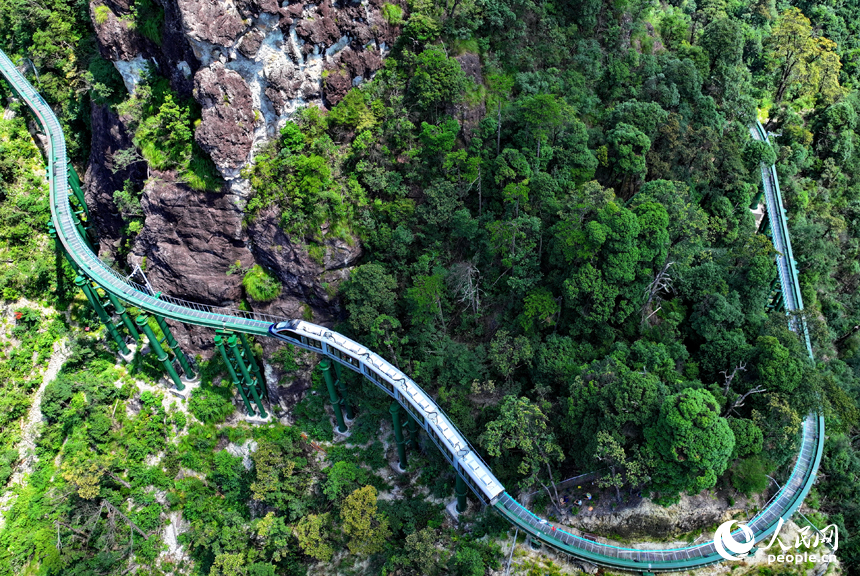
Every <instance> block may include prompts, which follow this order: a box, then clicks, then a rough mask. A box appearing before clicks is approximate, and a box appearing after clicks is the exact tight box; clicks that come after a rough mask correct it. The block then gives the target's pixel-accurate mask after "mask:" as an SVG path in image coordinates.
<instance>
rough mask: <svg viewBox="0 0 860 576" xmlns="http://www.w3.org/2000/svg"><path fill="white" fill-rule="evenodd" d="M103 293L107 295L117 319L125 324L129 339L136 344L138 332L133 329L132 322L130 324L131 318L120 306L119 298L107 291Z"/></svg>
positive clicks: (123, 307) (138, 337)
mask: <svg viewBox="0 0 860 576" xmlns="http://www.w3.org/2000/svg"><path fill="white" fill-rule="evenodd" d="M105 293H107V296H108V300H110V303H111V304H112V305H113V309H114V310H116V313H117V314H119V317H120V318H121V319H122V323H123V324H125V328H126V330H128V333H129V334H131V337H132V338H134V341H135V342H138V341H139V340H140V332H138V331H137V328H136V327H135V325H134V322H132V320H131V317H130V316H129V315H128V312H127V311H126V309H125V306H123V305H122V303H121V302H120V301H119V298H117V297H116V296H114V295H113V294H111V293H110V292H108V291H107V290H105Z"/></svg>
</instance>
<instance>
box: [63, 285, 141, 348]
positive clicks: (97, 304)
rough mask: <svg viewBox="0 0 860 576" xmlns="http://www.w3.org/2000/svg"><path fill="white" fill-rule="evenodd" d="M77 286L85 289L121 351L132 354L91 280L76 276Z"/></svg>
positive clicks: (100, 318)
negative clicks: (100, 300) (91, 284)
mask: <svg viewBox="0 0 860 576" xmlns="http://www.w3.org/2000/svg"><path fill="white" fill-rule="evenodd" d="M75 286H77V287H78V288H80V289H81V290H83V292H84V295H85V296H86V297H87V300H88V301H89V303H90V306H92V307H93V309H94V310H95V311H96V314H98V317H99V320H101V322H102V324H104V325H105V327H106V328H107V330H108V333H109V334H110V335H111V337H112V338H113V339H114V342H116V343H117V345H118V346H119V350H120V352H122V353H123V354H130V353H131V352H130V350H129V349H128V346H126V345H125V340H123V339H122V336H120V334H119V332H118V331H117V329H116V326H114V324H113V322H111V319H110V317H109V316H108V314H107V312H105V309H104V307H103V306H102V303H101V302H99V297H98V294H96V292H95V290H93V287H92V286H90V283H89V281H88V280H87V279H86V278H84V277H83V276H77V277H76V278H75Z"/></svg>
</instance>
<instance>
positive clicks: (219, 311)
mask: <svg viewBox="0 0 860 576" xmlns="http://www.w3.org/2000/svg"><path fill="white" fill-rule="evenodd" d="M0 72H2V74H3V76H4V77H5V78H6V80H7V81H8V82H9V84H10V85H11V86H12V88H13V89H14V91H15V92H16V93H17V94H18V96H19V97H20V98H22V99H23V100H24V101H25V102H26V103H27V105H28V106H29V107H30V109H31V110H32V111H33V114H34V115H35V116H36V118H37V120H38V122H39V124H40V125H41V126H42V128H43V130H44V131H45V134H46V135H47V136H48V141H49V151H48V154H49V158H48V178H49V180H50V201H51V219H52V222H53V225H54V227H55V228H56V231H57V236H58V238H59V240H60V242H61V243H62V246H63V248H64V250H65V251H66V253H67V255H68V256H69V258H70V260H71V261H72V262H73V263H74V265H75V266H76V267H78V268H79V270H80V272H81V273H82V274H85V275H86V276H88V277H89V278H90V279H92V280H93V281H95V282H96V283H97V284H99V285H100V286H101V287H102V288H104V289H105V290H106V291H108V292H110V293H112V294H113V295H115V296H117V297H118V298H120V299H121V300H123V301H125V302H127V303H129V304H131V305H133V306H136V307H138V308H140V309H141V310H144V311H147V312H151V313H154V314H158V315H160V316H164V317H167V318H171V319H173V320H177V321H179V322H184V323H188V324H194V325H198V326H206V327H210V328H221V329H226V330H234V331H237V332H244V333H247V334H254V335H258V336H277V337H279V338H282V339H285V340H288V341H292V343H293V344H295V345H296V346H299V347H301V348H304V349H306V350H309V351H311V352H315V353H318V354H323V355H325V356H327V357H329V358H331V359H333V360H335V361H337V362H339V363H340V364H342V365H344V366H347V367H349V368H350V369H352V370H355V371H356V372H359V373H361V374H363V375H364V376H366V377H368V378H369V379H370V380H371V381H372V382H374V384H376V385H377V386H379V387H380V388H382V389H383V390H384V391H385V392H386V393H388V394H390V395H392V396H393V397H394V398H395V399H396V400H397V401H398V402H399V403H400V404H401V405H402V406H403V407H404V408H406V409H407V410H409V412H410V413H411V414H412V415H413V416H415V417H416V419H418V420H419V421H420V422H421V425H422V427H423V428H424V430H425V431H427V433H428V435H429V436H430V437H431V439H432V440H433V441H434V443H435V444H436V445H437V447H439V449H440V450H441V451H442V453H443V454H444V455H445V457H446V458H447V459H448V460H449V462H451V463H452V464H453V465H454V466H455V467H456V468H457V471H458V474H461V475H463V474H466V476H467V478H466V479H467V483H468V485H469V486H470V487H471V488H472V490H473V491H474V492H475V494H476V495H477V496H478V497H479V498H480V499H481V500H482V501H484V502H486V503H488V504H489V505H491V506H494V507H495V509H496V510H497V511H498V512H499V513H501V514H502V515H503V516H504V517H505V518H507V519H508V520H509V521H510V522H511V523H512V524H514V525H516V526H518V527H519V528H521V529H522V530H524V531H525V532H527V533H528V534H530V535H531V536H532V537H533V538H535V539H537V540H540V541H541V542H544V543H546V544H547V545H549V546H551V547H553V548H556V549H558V550H560V551H562V552H565V553H567V554H571V555H573V556H576V557H578V558H581V559H583V560H586V561H588V562H592V563H594V564H598V565H601V566H606V567H609V568H614V569H621V570H630V571H634V572H670V571H685V570H690V569H694V568H699V567H702V566H707V565H710V564H716V563H718V562H721V561H722V559H721V557H720V556H719V555H718V554H717V553H716V550H715V549H714V545H713V543H705V544H699V545H696V546H688V547H683V548H675V549H669V550H645V549H636V548H624V547H619V546H614V545H612V544H609V543H606V542H599V541H597V540H595V539H592V538H587V537H585V536H582V535H578V534H574V533H572V532H570V531H566V530H564V529H562V528H561V527H559V526H555V528H553V524H551V523H549V522H547V521H546V520H544V519H542V518H540V517H538V516H535V515H534V514H532V513H531V512H530V511H529V510H527V509H526V508H525V507H524V506H523V505H522V504H520V503H519V502H517V501H516V500H515V499H514V498H513V497H512V496H511V495H509V494H508V493H507V492H506V491H505V490H504V487H503V486H502V485H501V483H499V482H498V480H497V479H496V477H495V476H494V475H493V473H492V470H490V468H489V467H488V466H487V465H486V464H485V463H484V462H483V460H481V459H480V456H479V455H478V453H477V452H476V451H475V450H474V449H473V447H472V446H471V445H470V444H469V442H468V441H467V440H466V438H465V437H463V436H462V434H460V432H459V431H458V430H457V427H456V426H455V425H454V423H453V422H452V421H451V420H450V419H449V418H448V416H447V415H446V414H445V412H444V411H443V410H442V409H441V408H440V407H439V406H438V405H436V403H435V402H434V401H433V400H432V398H431V397H430V396H429V395H428V394H426V393H425V392H424V391H423V390H421V388H420V387H419V386H418V385H417V384H415V382H414V381H412V379H411V378H409V377H408V376H406V375H405V374H403V373H402V372H401V371H400V370H398V369H397V368H396V367H394V366H393V365H391V364H390V363H388V362H387V361H385V360H384V359H382V357H380V356H379V355H377V354H375V353H373V352H371V351H369V350H367V349H366V348H364V347H363V346H361V345H360V344H358V343H356V342H354V341H352V340H350V339H349V338H346V337H345V336H343V335H341V334H339V333H337V332H334V331H331V330H329V329H328V328H325V327H323V326H318V325H315V324H311V323H308V322H301V321H298V320H288V319H286V318H279V317H274V316H268V315H265V314H256V313H252V312H243V311H240V310H234V309H231V308H225V307H216V306H208V305H203V304H197V303H194V302H189V301H186V300H180V299H177V298H172V297H170V296H165V295H162V294H160V293H156V294H153V293H152V291H150V290H149V289H148V288H147V287H145V286H142V285H140V284H137V283H135V282H132V281H130V280H128V279H127V278H125V277H124V276H123V275H122V274H120V273H119V272H117V271H115V270H113V269H111V268H110V267H109V266H108V265H106V264H105V263H104V262H102V261H101V260H99V258H98V256H97V255H96V254H95V253H94V252H93V251H92V250H91V249H90V248H89V246H88V245H87V242H86V240H85V239H84V238H83V237H82V235H81V234H82V232H81V230H80V229H79V227H78V226H77V225H76V223H75V215H74V213H73V210H72V207H71V205H70V202H69V200H70V197H69V196H70V189H69V184H68V178H69V173H68V159H67V157H66V144H65V139H64V136H63V131H62V129H61V127H60V124H59V121H58V120H57V117H56V116H55V115H54V112H53V111H52V110H51V108H50V106H48V104H47V103H46V102H45V101H44V100H43V99H42V97H41V96H40V95H39V94H38V93H37V92H36V91H35V90H34V89H33V87H32V86H31V85H30V83H29V82H28V81H27V80H26V79H25V78H24V76H23V75H22V74H21V73H20V72H19V71H18V70H17V68H16V67H15V66H14V64H13V63H12V61H11V60H10V59H9V58H8V57H7V56H6V54H4V53H3V52H2V51H0ZM757 132H758V136H757ZM753 136H754V137H757V138H758V139H765V140H766V135H765V134H764V130H763V129H761V126H760V125H759V126H757V127H756V128H754V129H753ZM762 175H763V176H764V180H765V194H766V195H767V202H768V211H769V213H770V215H771V217H772V218H773V217H774V216H777V219H778V220H779V226H780V228H781V232H780V233H779V234H780V239H779V240H777V239H776V237H777V234H776V232H775V233H774V238H775V239H774V245H775V246H776V247H777V251H779V252H780V256H778V258H777V264H778V268H779V274H780V283H781V285H782V289H783V290H784V291H785V292H786V296H787V295H788V292H789V291H791V292H792V296H791V299H790V300H789V299H788V298H786V309H787V310H789V311H795V310H802V307H803V304H802V301H801V298H800V290H799V287H798V284H797V271H796V269H795V268H794V265H793V260H792V259H791V245H790V241H789V238H788V227H787V224H786V222H785V215H784V213H783V211H782V202H781V199H780V196H779V184H778V181H777V178H776V171H775V169H774V168H773V167H772V166H771V167H767V166H762ZM776 224H777V223H776V222H774V226H773V227H774V229H776V227H777V226H776ZM777 242H778V243H779V244H777ZM780 258H781V259H782V260H780ZM795 324H796V323H795ZM300 325H301V326H302V327H303V328H302V330H305V331H306V332H307V333H308V334H315V336H314V337H313V338H312V340H313V341H310V340H306V341H302V340H301V339H300V335H299V337H298V339H297V338H294V337H293V336H289V337H287V338H284V337H283V334H276V333H277V332H278V331H279V330H280V331H281V332H283V330H284V329H286V328H289V327H295V326H300ZM793 328H794V329H797V327H796V326H793ZM804 330H805V329H804ZM296 334H299V333H298V332H296ZM807 347H808V349H809V350H810V355H811V348H810V347H809V341H808V338H807ZM386 383H388V384H390V385H391V386H392V387H391V388H390V389H389V388H388V386H386ZM395 385H396V386H398V387H399V388H397V391H396V392H395V388H394V386H395ZM401 392H402V393H401ZM823 443H824V420H823V418H821V417H820V416H810V417H808V418H807V419H806V420H805V421H804V425H803V439H802V441H801V449H800V453H799V455H798V458H797V461H796V463H795V465H794V469H793V471H792V473H791V476H790V478H789V480H788V482H786V484H785V486H783V487H782V489H781V490H780V491H779V492H778V493H777V494H776V496H774V497H773V498H772V499H771V500H770V502H769V503H768V505H767V506H766V507H765V508H764V510H763V511H762V512H761V513H759V514H758V515H756V516H755V517H754V518H753V519H752V520H751V521H750V522H749V525H750V527H751V528H752V529H753V532H754V534H755V537H756V541H757V542H759V541H761V540H763V539H764V538H766V537H767V536H768V535H770V534H771V533H772V532H773V531H774V530H775V528H776V524H777V521H778V520H779V518H781V517H782V518H787V517H789V516H791V514H792V513H794V511H795V510H796V509H797V508H798V506H800V504H801V503H802V502H803V498H804V497H805V496H806V494H807V493H808V492H809V489H810V487H811V486H812V484H813V483H814V481H815V472H816V470H817V469H818V465H819V462H820V461H821V454H822V450H823ZM466 467H469V469H468V470H467V469H466ZM469 477H471V481H470V480H469ZM476 479H480V480H481V482H476V481H475V480H476Z"/></svg>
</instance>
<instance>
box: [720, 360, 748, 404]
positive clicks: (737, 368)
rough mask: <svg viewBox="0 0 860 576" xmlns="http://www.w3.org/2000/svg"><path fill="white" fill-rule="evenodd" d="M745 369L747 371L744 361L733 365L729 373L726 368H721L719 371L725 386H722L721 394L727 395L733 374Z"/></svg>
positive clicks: (733, 377)
mask: <svg viewBox="0 0 860 576" xmlns="http://www.w3.org/2000/svg"><path fill="white" fill-rule="evenodd" d="M746 371H747V363H746V362H739V363H738V365H737V366H735V368H734V370H732V373H731V374H729V371H728V370H723V371H722V372H720V374H722V375H723V378H725V386H723V396H728V395H729V389H730V388H731V386H732V380H734V379H735V376H737V374H738V372H746Z"/></svg>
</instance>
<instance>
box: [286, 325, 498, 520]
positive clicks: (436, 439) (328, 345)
mask: <svg viewBox="0 0 860 576" xmlns="http://www.w3.org/2000/svg"><path fill="white" fill-rule="evenodd" d="M269 332H270V333H271V334H272V336H274V337H276V338H279V339H280V340H284V341H286V342H289V343H290V344H293V345H294V346H298V347H300V348H304V349H305V350H310V351H311V352H316V353H318V354H325V355H326V356H328V357H329V358H331V359H332V360H334V361H336V362H339V363H340V364H341V365H343V366H345V367H347V368H349V369H350V370H353V371H355V372H358V373H359V374H361V375H362V376H364V377H365V378H367V379H368V380H370V381H371V382H373V383H374V384H376V385H377V386H378V387H379V388H380V389H382V391H384V392H385V393H386V394H388V395H389V396H391V397H392V398H394V399H395V400H396V401H397V402H398V403H399V404H400V405H401V406H403V407H404V408H405V409H406V410H407V411H409V414H410V415H412V417H413V418H414V419H415V421H416V422H418V425H419V426H421V427H422V428H423V429H424V430H425V431H426V432H427V435H428V436H429V437H430V439H431V440H433V443H434V444H436V446H437V447H438V448H439V450H440V451H441V452H442V454H443V455H444V456H445V458H446V459H447V460H448V462H450V463H451V465H452V466H454V468H455V469H456V470H457V472H459V473H460V475H461V476H462V477H463V479H464V480H465V481H466V484H468V485H469V487H470V488H471V489H472V491H473V492H474V493H475V495H476V496H478V498H480V499H481V500H482V501H484V502H485V503H487V504H490V505H493V504H495V503H496V501H497V500H498V499H499V497H500V496H501V495H502V493H504V491H505V488H504V486H502V484H501V482H499V480H498V479H497V478H496V477H495V476H494V475H493V472H492V471H491V470H490V467H489V466H487V464H486V463H485V462H484V461H483V460H482V459H481V457H480V456H479V455H478V454H477V452H475V450H474V449H473V448H472V446H471V445H470V444H469V442H468V441H467V440H466V438H465V437H464V436H463V435H462V434H461V433H460V431H459V430H457V427H456V426H454V424H453V422H451V420H449V419H448V416H446V415H445V413H444V412H443V411H442V409H441V408H439V406H437V405H436V403H435V402H434V401H433V399H432V398H430V396H428V395H427V394H426V393H425V392H424V390H422V389H421V388H420V387H419V386H418V385H417V384H416V383H415V382H414V381H413V380H412V379H411V378H409V377H408V376H407V375H406V374H404V373H403V372H401V371H400V370H398V369H397V368H395V367H394V366H392V365H391V364H390V363H389V362H387V361H386V360H385V359H384V358H382V357H381V356H380V355H378V354H376V353H375V352H372V351H371V350H368V349H367V348H365V347H364V346H362V345H361V344H359V343H358V342H355V341H354V340H350V339H349V338H347V337H346V336H343V335H342V334H339V333H338V332H335V331H334V330H329V329H328V328H325V327H324V326H319V325H317V324H312V323H310V322H304V321H302V320H290V321H289V322H279V323H278V324H273V325H272V326H271V327H270V328H269Z"/></svg>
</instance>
